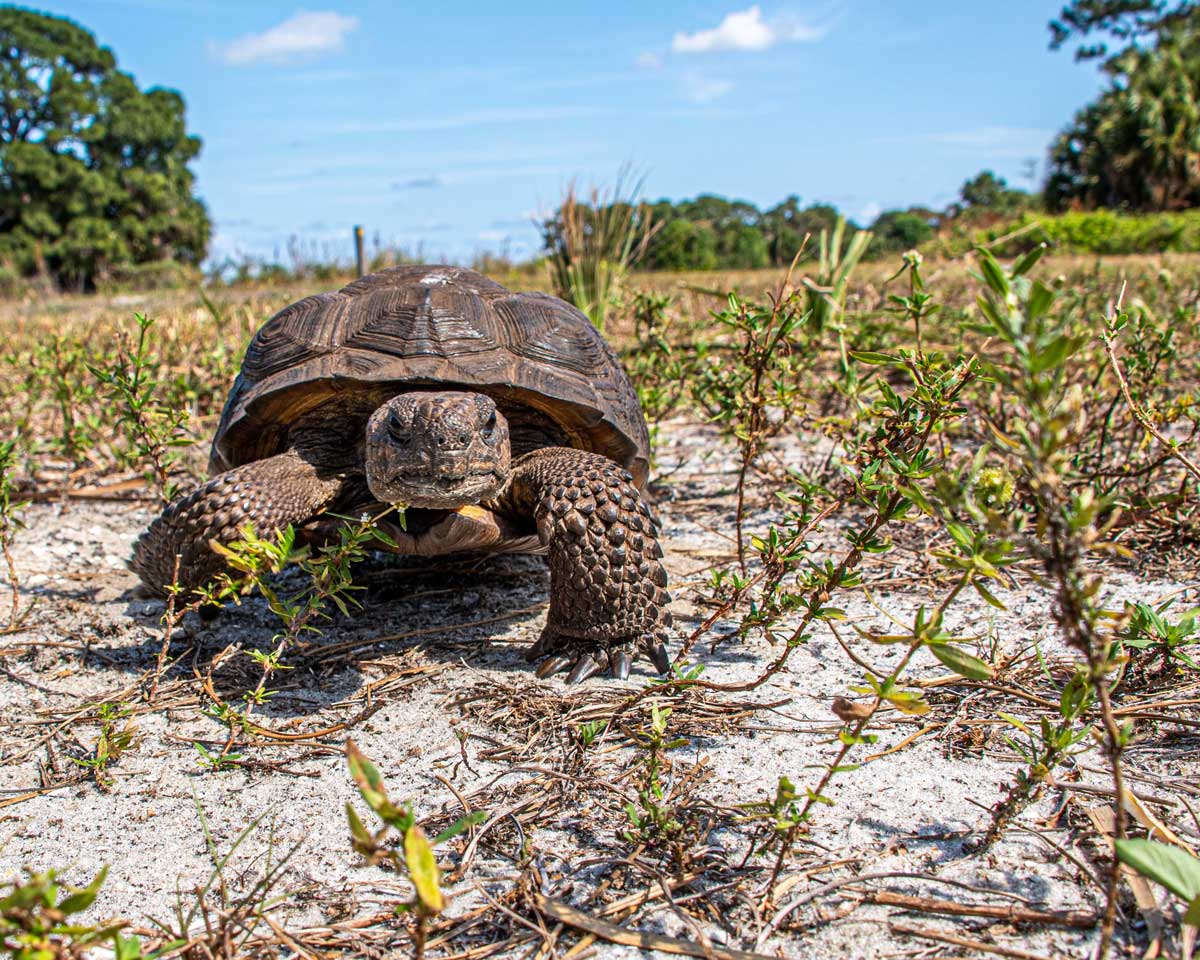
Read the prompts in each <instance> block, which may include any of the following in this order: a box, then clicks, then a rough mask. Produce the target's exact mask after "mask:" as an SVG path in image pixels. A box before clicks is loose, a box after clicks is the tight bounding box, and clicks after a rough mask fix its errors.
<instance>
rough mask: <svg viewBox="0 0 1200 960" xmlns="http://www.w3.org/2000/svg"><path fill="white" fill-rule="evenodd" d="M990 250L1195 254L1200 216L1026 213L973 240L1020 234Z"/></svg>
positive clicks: (1009, 253)
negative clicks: (1041, 248)
mask: <svg viewBox="0 0 1200 960" xmlns="http://www.w3.org/2000/svg"><path fill="white" fill-rule="evenodd" d="M1018 231H1019V235H1017V236H1015V237H1013V238H1012V239H1010V240H1007V241H1005V242H1003V243H1002V244H1000V246H999V247H993V249H995V251H996V253H997V254H999V255H1002V256H1013V255H1015V254H1018V253H1022V252H1024V251H1026V250H1031V249H1033V248H1034V247H1035V246H1037V245H1038V244H1039V243H1048V244H1050V245H1051V246H1052V247H1054V248H1055V249H1056V250H1057V251H1058V252H1060V253H1094V254H1128V253H1195V252H1198V251H1200V210H1187V211H1183V212H1179V213H1145V214H1127V213H1118V212H1116V211H1114V210H1092V211H1073V212H1071V213H1060V214H1035V213H1024V214H1022V215H1021V216H1020V217H1018V218H1017V219H1015V220H1005V221H1003V222H1001V223H997V224H995V225H993V226H991V227H989V228H988V229H986V230H983V231H980V232H979V233H977V234H976V235H975V236H974V240H975V242H977V243H983V244H989V245H992V244H993V242H994V241H995V240H998V239H1000V238H1003V237H1007V236H1008V235H1009V234H1014V233H1018Z"/></svg>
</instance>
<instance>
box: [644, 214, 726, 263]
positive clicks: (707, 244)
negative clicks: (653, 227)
mask: <svg viewBox="0 0 1200 960" xmlns="http://www.w3.org/2000/svg"><path fill="white" fill-rule="evenodd" d="M646 265H647V266H648V267H649V268H650V269H651V270H713V269H715V268H716V267H717V265H718V264H717V237H716V233H715V232H714V231H713V229H712V227H710V226H708V225H707V224H704V223H692V222H691V221H689V220H682V219H675V220H669V221H668V222H667V224H666V225H665V226H664V227H663V228H662V229H661V230H659V231H658V233H656V234H655V235H654V237H653V238H651V240H650V247H649V249H648V250H647V252H646Z"/></svg>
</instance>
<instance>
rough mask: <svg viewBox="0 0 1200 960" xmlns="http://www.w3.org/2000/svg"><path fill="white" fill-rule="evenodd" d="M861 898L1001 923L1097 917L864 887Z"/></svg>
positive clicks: (1076, 923)
mask: <svg viewBox="0 0 1200 960" xmlns="http://www.w3.org/2000/svg"><path fill="white" fill-rule="evenodd" d="M861 896H862V897H863V899H864V900H867V901H870V902H872V903H879V904H883V905H884V906H889V907H901V908H902V909H904V910H913V911H916V912H918V913H945V914H949V915H951V916H956V917H987V918H989V919H991V920H998V921H1001V922H1004V923H1038V924H1052V925H1054V926H1059V927H1079V928H1081V929H1084V930H1090V929H1092V928H1093V927H1095V925H1096V920H1097V919H1098V918H1097V917H1096V916H1095V915H1094V914H1091V913H1064V912H1061V911H1057V910H1029V909H1026V908H1024V907H1017V906H998V905H995V904H990V903H979V904H976V903H959V902H958V901H956V900H939V899H936V898H933V897H913V896H909V895H908V894H905V893H893V892H892V891H891V890H877V891H867V892H865V893H863V894H861Z"/></svg>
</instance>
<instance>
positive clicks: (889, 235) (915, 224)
mask: <svg viewBox="0 0 1200 960" xmlns="http://www.w3.org/2000/svg"><path fill="white" fill-rule="evenodd" d="M870 229H871V233H872V237H871V245H870V246H869V247H868V248H867V256H868V257H880V256H885V255H886V254H889V253H903V252H904V251H906V250H911V249H913V248H914V247H916V246H917V245H918V244H921V243H924V242H925V241H926V240H928V239H930V238H931V237H932V236H933V226H932V225H931V224H930V222H929V220H928V219H926V217H925V216H923V215H922V214H921V213H918V212H915V211H912V210H886V211H884V212H883V213H881V214H880V215H879V216H878V217H876V218H875V222H874V223H873V224H871V228H870Z"/></svg>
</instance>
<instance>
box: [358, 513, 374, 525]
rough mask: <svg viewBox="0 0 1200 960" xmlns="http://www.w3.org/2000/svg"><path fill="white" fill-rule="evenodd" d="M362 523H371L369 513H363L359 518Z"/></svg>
mask: <svg viewBox="0 0 1200 960" xmlns="http://www.w3.org/2000/svg"><path fill="white" fill-rule="evenodd" d="M358 519H359V520H360V521H361V522H362V523H370V522H371V518H370V517H369V516H368V515H367V514H365V513H364V514H361V515H360V516H359V518H358Z"/></svg>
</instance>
